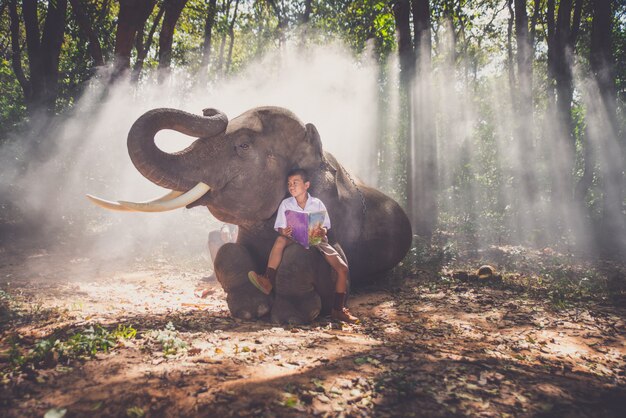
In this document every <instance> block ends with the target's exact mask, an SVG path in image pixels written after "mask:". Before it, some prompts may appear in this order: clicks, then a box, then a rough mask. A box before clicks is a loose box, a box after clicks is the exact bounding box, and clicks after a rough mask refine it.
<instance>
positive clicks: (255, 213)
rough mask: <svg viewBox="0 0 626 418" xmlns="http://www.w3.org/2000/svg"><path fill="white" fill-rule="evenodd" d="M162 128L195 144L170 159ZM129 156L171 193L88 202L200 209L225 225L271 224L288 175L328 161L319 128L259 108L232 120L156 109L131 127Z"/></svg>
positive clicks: (213, 112) (209, 113) (115, 207)
mask: <svg viewBox="0 0 626 418" xmlns="http://www.w3.org/2000/svg"><path fill="white" fill-rule="evenodd" d="M162 129H173V130H175V131H178V132H181V133H183V134H186V135H190V136H195V137H198V139H197V140H196V141H194V142H193V143H192V144H191V145H190V146H189V147H187V148H186V149H184V150H182V151H180V152H177V153H174V154H170V153H166V152H163V151H161V150H160V149H159V148H158V147H157V146H156V144H155V142H154V136H155V135H156V133H157V132H158V131H160V130H162ZM128 151H129V154H130V157H131V160H132V162H133V164H134V165H135V167H136V168H137V170H139V172H141V173H142V174H143V175H144V176H145V177H146V178H148V179H149V180H151V181H152V182H154V183H156V184H158V185H160V186H162V187H164V188H167V189H170V190H172V192H170V193H169V194H167V195H166V196H164V197H162V198H160V199H156V200H153V201H150V202H143V203H134V202H124V201H119V202H110V201H105V200H102V199H99V198H96V197H94V196H88V197H89V198H90V199H91V200H92V201H94V202H95V203H97V204H99V205H100V206H104V207H106V208H108V209H113V210H124V211H146V212H154V211H164V210H171V209H175V208H179V207H183V206H187V207H194V206H198V205H203V206H207V207H208V208H209V210H210V211H211V213H212V214H213V215H214V216H215V217H216V218H218V219H220V220H221V221H224V222H229V223H236V224H239V225H245V224H254V223H257V222H260V221H263V220H266V219H268V218H270V217H271V216H272V215H273V214H274V212H275V211H276V208H277V207H278V204H279V203H280V201H281V199H283V198H284V196H285V190H286V189H285V179H286V174H287V172H288V171H289V170H290V169H291V168H294V167H300V168H305V169H307V168H311V167H319V165H320V163H321V162H322V160H323V159H324V156H323V152H322V145H321V141H320V137H319V134H318V133H317V130H316V129H315V127H314V126H313V125H311V124H307V125H305V124H304V123H302V122H301V121H300V120H299V119H298V118H297V117H296V116H295V115H294V114H293V113H292V112H290V111H289V110H286V109H283V108H278V107H259V108H254V109H252V110H249V111H247V112H245V113H243V114H242V115H240V116H238V117H237V118H235V119H233V120H231V121H230V122H229V121H228V119H227V117H226V115H224V114H223V113H222V112H219V111H217V110H215V109H205V110H204V111H203V116H199V115H194V114H190V113H187V112H184V111H180V110H175V109H154V110H151V111H148V112H146V113H145V114H144V115H142V116H141V117H140V118H139V119H138V120H137V121H136V122H135V123H134V124H133V126H132V128H131V130H130V132H129V134H128ZM259 196H262V197H263V198H262V199H259Z"/></svg>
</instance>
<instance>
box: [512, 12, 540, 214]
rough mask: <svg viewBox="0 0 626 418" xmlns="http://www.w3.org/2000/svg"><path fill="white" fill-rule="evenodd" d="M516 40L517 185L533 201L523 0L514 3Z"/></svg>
mask: <svg viewBox="0 0 626 418" xmlns="http://www.w3.org/2000/svg"><path fill="white" fill-rule="evenodd" d="M515 41H516V44H517V57H516V58H517V60H516V61H517V94H516V98H517V112H516V113H517V123H516V127H515V136H516V142H517V144H518V147H519V149H520V151H521V152H520V153H519V155H520V156H521V155H524V160H525V161H519V163H520V166H519V168H520V171H519V174H520V177H521V178H520V179H519V181H520V183H521V186H522V190H523V191H524V192H525V193H524V196H523V197H522V198H523V199H525V200H527V201H530V202H534V201H535V198H536V193H537V190H536V184H535V176H534V172H533V169H532V166H531V165H530V164H527V161H528V159H530V160H531V161H534V143H533V129H532V127H533V126H534V122H533V84H532V79H533V63H532V58H533V44H532V40H531V38H530V31H529V28H528V13H527V11H526V0H515Z"/></svg>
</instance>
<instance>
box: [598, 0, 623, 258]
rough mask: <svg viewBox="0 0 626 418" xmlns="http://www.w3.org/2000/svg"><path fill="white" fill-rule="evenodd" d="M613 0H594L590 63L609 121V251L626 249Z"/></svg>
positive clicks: (603, 233)
mask: <svg viewBox="0 0 626 418" xmlns="http://www.w3.org/2000/svg"><path fill="white" fill-rule="evenodd" d="M611 3H612V2H610V1H609V0H593V3H592V4H593V21H592V28H591V50H590V59H589V61H590V64H591V70H592V72H593V76H594V78H595V81H596V84H597V86H598V91H599V96H600V103H599V107H600V108H601V112H600V114H601V115H602V116H603V117H601V119H602V120H603V121H604V123H605V124H606V127H604V129H603V130H602V132H600V133H598V134H599V135H600V136H601V137H600V138H598V140H599V141H598V142H599V144H600V146H601V147H602V152H603V155H604V157H603V158H602V159H601V160H602V162H603V166H602V167H600V169H601V172H602V177H603V178H602V182H603V185H604V190H603V195H602V215H603V216H602V221H603V222H602V227H601V228H600V238H601V239H600V241H601V244H603V247H604V248H603V249H604V250H608V251H607V252H611V253H614V254H615V253H619V251H620V250H626V242H624V239H625V237H626V225H625V219H624V215H623V212H622V211H623V202H624V198H625V196H624V155H623V152H624V149H623V146H620V144H619V142H618V132H619V124H618V121H617V94H616V87H615V58H614V57H613V51H612V39H611V33H612V27H613V13H612V10H611Z"/></svg>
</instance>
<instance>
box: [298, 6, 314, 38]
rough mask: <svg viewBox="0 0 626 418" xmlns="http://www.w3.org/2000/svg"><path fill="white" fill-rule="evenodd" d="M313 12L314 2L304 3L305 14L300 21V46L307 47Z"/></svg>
mask: <svg viewBox="0 0 626 418" xmlns="http://www.w3.org/2000/svg"><path fill="white" fill-rule="evenodd" d="M312 10H313V1H312V0H305V1H304V13H302V17H301V19H300V28H301V33H300V45H306V41H307V38H308V37H309V20H310V19H311V11H312Z"/></svg>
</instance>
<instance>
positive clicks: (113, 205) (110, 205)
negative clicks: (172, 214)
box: [87, 190, 184, 212]
mask: <svg viewBox="0 0 626 418" xmlns="http://www.w3.org/2000/svg"><path fill="white" fill-rule="evenodd" d="M182 194H184V192H179V191H178V190H172V191H170V192H169V193H168V194H166V195H165V196H162V197H159V198H158V199H153V200H148V201H145V202H141V203H140V204H142V205H145V204H149V203H161V202H167V201H169V200H172V199H175V198H177V197H178V196H180V195H182ZM87 199H89V200H91V201H92V202H93V203H95V204H96V205H98V206H101V207H103V208H105V209H109V210H116V211H120V212H136V210H135V209H131V208H128V207H126V206H122V205H121V204H119V203H118V202H112V201H110V200H104V199H100V198H99V197H96V196H93V195H90V194H88V195H87Z"/></svg>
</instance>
